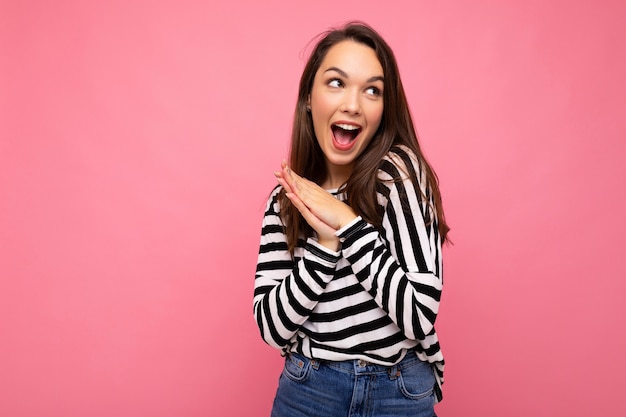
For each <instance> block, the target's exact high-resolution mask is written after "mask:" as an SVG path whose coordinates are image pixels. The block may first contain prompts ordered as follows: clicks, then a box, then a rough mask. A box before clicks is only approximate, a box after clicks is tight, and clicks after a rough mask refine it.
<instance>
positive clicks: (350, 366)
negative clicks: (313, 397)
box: [290, 352, 430, 375]
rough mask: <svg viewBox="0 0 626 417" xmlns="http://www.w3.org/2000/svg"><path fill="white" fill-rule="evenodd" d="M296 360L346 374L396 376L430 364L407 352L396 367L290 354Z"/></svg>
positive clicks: (362, 361)
mask: <svg viewBox="0 0 626 417" xmlns="http://www.w3.org/2000/svg"><path fill="white" fill-rule="evenodd" d="M290 355H293V356H294V357H295V358H297V359H299V360H303V361H310V362H311V366H312V367H313V368H314V369H317V368H319V367H320V366H328V367H329V368H333V369H335V370H337V371H340V372H346V373H351V374H359V375H363V374H381V373H385V374H389V375H395V374H396V373H397V372H399V371H402V370H403V369H406V368H410V367H413V366H420V365H421V366H429V367H430V364H429V363H428V362H424V361H422V360H421V359H419V358H418V357H417V355H416V354H415V353H414V352H407V353H406V355H405V356H404V358H402V360H401V361H400V362H398V363H397V364H395V365H390V366H388V365H379V364H375V363H372V362H368V361H366V360H364V359H351V360H345V361H327V360H320V359H309V358H306V357H304V356H303V355H301V354H299V353H294V352H292V353H290Z"/></svg>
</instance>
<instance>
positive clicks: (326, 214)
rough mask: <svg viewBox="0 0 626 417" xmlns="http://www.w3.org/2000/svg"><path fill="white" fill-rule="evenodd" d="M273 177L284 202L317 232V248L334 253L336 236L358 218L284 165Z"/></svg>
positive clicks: (319, 188) (336, 242)
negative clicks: (318, 245) (283, 196)
mask: <svg viewBox="0 0 626 417" xmlns="http://www.w3.org/2000/svg"><path fill="white" fill-rule="evenodd" d="M274 175H275V176H276V180H277V181H278V183H279V184H280V185H282V186H283V188H284V189H285V192H286V196H287V198H289V200H290V201H291V202H292V204H293V205H294V206H295V207H296V208H297V209H298V211H299V212H300V214H301V215H302V217H304V219H305V220H306V222H307V223H308V224H309V225H310V226H311V227H312V228H313V229H314V230H315V231H316V232H317V234H318V240H319V242H320V244H322V245H324V246H326V247H328V248H330V249H332V250H337V249H338V247H339V239H338V238H337V237H336V236H335V232H336V231H337V230H339V229H341V228H342V227H343V226H345V225H346V224H348V223H350V222H351V221H352V220H354V219H355V218H356V217H357V216H356V213H355V212H354V210H352V208H351V207H350V206H348V205H347V204H345V203H343V202H341V201H339V200H337V199H336V198H335V197H334V196H333V195H332V194H330V193H329V192H327V191H326V190H324V189H323V188H321V187H320V186H319V185H317V184H315V183H314V182H312V181H309V180H307V179H306V178H302V177H300V176H299V175H298V174H296V173H294V172H293V171H291V169H290V168H289V167H288V166H287V163H286V162H284V161H283V163H282V164H281V170H280V171H277V172H275V173H274Z"/></svg>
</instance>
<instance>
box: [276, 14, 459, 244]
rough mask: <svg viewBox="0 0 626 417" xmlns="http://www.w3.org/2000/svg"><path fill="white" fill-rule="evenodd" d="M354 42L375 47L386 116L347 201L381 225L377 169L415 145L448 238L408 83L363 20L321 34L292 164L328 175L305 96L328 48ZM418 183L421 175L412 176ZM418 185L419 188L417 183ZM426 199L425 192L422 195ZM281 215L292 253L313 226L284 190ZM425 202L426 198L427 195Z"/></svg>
mask: <svg viewBox="0 0 626 417" xmlns="http://www.w3.org/2000/svg"><path fill="white" fill-rule="evenodd" d="M346 40H351V41H354V42H358V43H361V44H364V45H366V46H369V47H370V48H372V49H373V50H374V52H375V53H376V56H377V57H378V60H379V61H380V64H381V66H382V67H383V75H384V77H385V81H384V82H385V88H384V89H383V103H384V105H383V116H382V120H381V123H380V126H379V127H378V130H377V132H376V134H375V135H374V138H373V139H372V140H371V141H370V143H369V145H368V146H367V148H366V149H365V150H364V151H363V153H362V154H361V155H359V157H358V158H357V160H356V161H355V164H354V169H353V171H352V174H351V175H350V177H349V178H348V181H347V182H346V184H345V186H344V187H342V189H343V190H344V191H345V192H346V196H347V203H348V205H350V207H352V209H353V210H355V211H356V212H357V213H358V214H359V215H360V216H361V217H362V218H363V219H364V220H365V221H367V222H369V223H371V224H373V225H374V226H376V227H377V228H379V229H380V227H381V224H382V213H380V212H379V206H378V202H377V198H376V190H377V186H378V185H379V183H380V182H381V180H380V179H379V178H378V175H377V174H378V168H379V165H380V162H381V161H382V159H383V157H384V156H385V155H386V154H387V153H388V152H389V151H390V150H391V149H392V148H394V147H397V146H400V145H404V146H406V147H408V148H409V149H411V150H412V151H413V152H414V153H415V155H416V157H417V159H418V161H419V163H420V165H421V167H422V169H423V171H424V174H425V177H426V181H427V182H428V184H427V185H428V187H427V189H429V190H430V192H431V193H432V195H431V197H432V200H433V203H434V207H433V209H434V211H435V213H436V215H437V225H438V231H439V234H440V236H441V241H442V243H443V242H446V241H447V234H448V231H449V230H450V228H449V227H448V225H447V224H446V221H445V216H444V212H443V207H442V205H441V194H440V192H439V184H438V180H437V176H436V174H435V172H434V171H433V169H432V167H431V166H430V164H429V163H428V161H426V159H425V157H424V155H423V153H422V151H421V149H420V146H419V142H418V139H417V134H416V132H415V128H414V126H413V120H412V118H411V114H410V111H409V106H408V103H407V100H406V96H405V94H404V87H403V86H402V81H401V80H400V73H399V71H398V65H397V63H396V58H395V56H394V54H393V51H392V50H391V48H390V47H389V45H387V43H386V42H385V41H384V40H383V38H382V37H381V36H380V35H379V34H378V33H377V32H376V31H375V30H374V29H372V28H371V27H370V26H368V25H366V24H364V23H361V22H351V23H348V24H346V25H345V26H344V27H342V28H339V29H334V30H330V31H328V32H325V33H323V34H322V35H321V39H320V40H319V41H318V43H317V44H316V45H315V47H314V49H313V52H312V53H311V56H310V57H309V60H308V61H307V63H306V65H305V67H304V70H303V72H302V77H301V78H300V86H299V89H298V101H297V102H296V109H295V114H294V122H293V129H292V133H291V148H290V155H289V164H290V166H291V168H292V169H293V170H294V171H295V172H297V173H298V174H299V175H301V176H303V177H304V178H307V179H309V180H311V181H314V182H315V183H317V184H321V183H322V182H323V181H324V180H325V179H326V175H327V170H326V164H325V159H324V154H323V152H322V150H321V148H320V146H319V144H318V142H317V140H316V138H315V132H314V130H313V121H312V119H311V117H310V113H308V112H307V100H308V97H309V94H310V93H311V89H312V88H313V80H314V78H315V74H316V73H317V70H318V69H319V67H320V66H321V64H322V61H323V60H324V58H325V57H326V54H327V53H328V51H329V49H330V48H332V47H333V46H334V45H336V44H338V43H339V42H342V41H346ZM412 180H413V181H414V182H416V183H417V181H418V180H417V178H412ZM416 189H420V187H416ZM422 197H423V198H426V196H422ZM278 198H279V202H280V207H281V213H280V215H281V218H282V220H283V223H284V224H285V225H286V231H285V232H286V234H287V241H288V244H289V250H290V252H291V253H292V254H293V250H294V248H295V247H296V246H297V244H298V239H299V238H302V237H303V236H311V235H312V234H313V230H312V228H311V227H310V226H309V225H308V224H307V222H306V221H305V220H304V218H303V217H302V216H301V215H300V213H299V212H298V210H297V209H296V208H295V207H294V206H293V205H292V204H291V203H290V202H289V199H288V198H287V197H286V196H285V193H284V191H281V193H280V195H279V197H278ZM426 201H428V199H427V198H426Z"/></svg>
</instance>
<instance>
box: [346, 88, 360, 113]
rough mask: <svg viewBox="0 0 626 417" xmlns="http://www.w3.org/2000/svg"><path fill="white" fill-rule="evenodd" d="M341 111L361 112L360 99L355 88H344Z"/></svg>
mask: <svg viewBox="0 0 626 417" xmlns="http://www.w3.org/2000/svg"><path fill="white" fill-rule="evenodd" d="M341 111H343V112H344V113H349V114H359V113H360V112H361V101H360V97H359V92H358V91H357V90H346V93H345V96H344V100H343V103H342V107H341Z"/></svg>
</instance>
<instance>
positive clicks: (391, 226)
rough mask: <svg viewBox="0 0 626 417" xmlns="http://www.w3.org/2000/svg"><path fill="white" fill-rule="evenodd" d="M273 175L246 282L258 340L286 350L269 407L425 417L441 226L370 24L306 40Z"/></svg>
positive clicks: (434, 190) (431, 391) (430, 392)
mask: <svg viewBox="0 0 626 417" xmlns="http://www.w3.org/2000/svg"><path fill="white" fill-rule="evenodd" d="M274 174H275V176H276V179H277V181H278V184H279V185H278V186H277V187H276V188H275V189H274V191H273V192H272V193H271V195H270V198H269V201H268V204H267V209H266V212H265V217H264V219H263V227H262V232H261V244H260V250H259V258H258V264H257V272H256V278H255V290H254V315H255V318H256V320H257V323H258V325H259V329H260V331H261V336H262V337H263V339H264V340H265V341H266V342H267V343H268V344H269V345H271V346H274V347H276V348H278V349H281V350H282V352H283V354H284V356H285V367H284V369H283V372H282V374H281V377H280V380H279V387H278V391H277V393H276V398H275V400H274V406H273V410H272V416H275V417H279V416H286V417H298V416H324V417H329V416H331V417H332V416H342V417H345V416H366V415H367V416H373V417H379V416H394V417H398V416H429V417H430V416H434V415H435V413H434V408H433V406H434V403H435V402H437V401H439V400H441V390H440V387H441V384H442V382H443V364H444V361H443V356H442V353H441V350H440V348H439V342H438V338H437V333H436V332H435V328H434V322H435V317H436V316H437V311H438V308H439V300H440V295H441V288H442V260H441V245H442V244H443V243H444V242H445V241H446V235H447V232H448V230H449V228H448V226H447V225H446V222H445V218H444V214H443V209H442V207H441V196H440V193H439V187H438V183H437V179H436V176H435V173H434V171H433V170H432V168H431V167H430V165H429V164H428V162H427V161H426V159H425V158H424V155H423V154H422V151H421V150H420V146H419V144H418V141H417V135H416V133H415V129H414V127H413V122H412V120H411V115H410V113H409V109H408V104H407V101H406V97H405V94H404V89H403V87H402V83H401V81H400V76H399V72H398V67H397V64H396V60H395V57H394V55H393V52H392V51H391V49H390V48H389V46H388V45H387V43H386V42H385V41H384V40H383V39H382V38H381V37H380V35H379V34H378V33H376V32H375V31H374V30H373V29H371V28H370V27H369V26H367V25H364V24H360V23H351V24H348V25H346V26H345V27H343V28H341V29H337V30H332V31H329V32H327V33H326V34H325V36H323V38H321V40H320V41H319V42H318V43H317V45H316V46H315V48H314V50H313V52H312V54H311V57H310V58H309V60H308V62H307V64H306V66H305V68H304V72H303V74H302V78H301V80H300V87H299V93H298V101H297V104H296V110H295V119H294V125H293V132H292V139H291V151H290V156H289V161H288V162H287V161H284V162H283V163H282V166H281V168H280V170H279V171H277V172H275V173H274Z"/></svg>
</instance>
